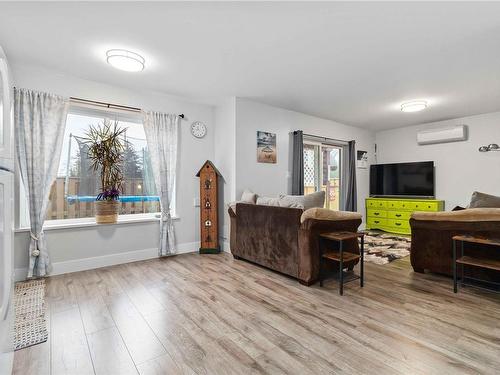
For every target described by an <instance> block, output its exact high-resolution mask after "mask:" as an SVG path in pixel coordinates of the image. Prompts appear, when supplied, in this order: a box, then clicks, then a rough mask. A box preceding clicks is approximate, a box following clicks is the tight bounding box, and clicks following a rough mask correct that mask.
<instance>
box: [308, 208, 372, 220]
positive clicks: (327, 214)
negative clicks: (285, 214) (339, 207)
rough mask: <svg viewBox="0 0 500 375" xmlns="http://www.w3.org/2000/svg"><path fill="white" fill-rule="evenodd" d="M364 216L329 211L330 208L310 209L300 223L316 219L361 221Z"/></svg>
mask: <svg viewBox="0 0 500 375" xmlns="http://www.w3.org/2000/svg"><path fill="white" fill-rule="evenodd" d="M361 217H362V215H361V214H360V213H358V212H350V211H334V210H329V209H328V208H318V207H316V208H310V209H308V210H306V211H304V213H303V214H302V216H301V217H300V222H301V223H303V222H304V221H306V220H307V219H316V220H334V221H337V220H338V221H340V220H356V219H359V220H361Z"/></svg>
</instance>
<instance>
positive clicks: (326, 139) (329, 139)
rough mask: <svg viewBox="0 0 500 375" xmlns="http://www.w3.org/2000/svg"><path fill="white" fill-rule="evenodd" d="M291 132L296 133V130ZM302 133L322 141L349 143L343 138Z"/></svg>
mask: <svg viewBox="0 0 500 375" xmlns="http://www.w3.org/2000/svg"><path fill="white" fill-rule="evenodd" d="M292 133H293V134H296V133H297V130H295V131H293V132H292ZM302 135H304V136H306V137H311V138H318V139H322V140H324V141H334V142H344V143H349V141H346V140H344V139H335V138H328V137H322V136H319V135H314V134H307V133H302Z"/></svg>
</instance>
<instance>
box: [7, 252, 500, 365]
mask: <svg viewBox="0 0 500 375" xmlns="http://www.w3.org/2000/svg"><path fill="white" fill-rule="evenodd" d="M365 270H366V284H365V287H364V288H362V289H361V288H360V287H359V284H358V283H350V284H347V286H346V287H345V291H344V296H343V297H341V296H339V295H338V290H337V284H336V281H333V280H332V281H327V282H326V283H325V287H324V288H319V287H318V286H312V287H306V286H302V285H300V284H299V283H298V282H297V281H295V280H293V279H290V278H288V277H286V276H282V275H280V274H277V273H274V272H272V271H269V270H266V269H264V268H261V267H259V266H256V265H253V264H250V263H247V262H245V261H236V260H233V259H232V257H231V256H230V255H228V254H218V255H198V254H186V255H179V256H174V257H169V258H164V259H154V260H149V261H143V262H137V263H130V264H125V265H119V266H113V267H107V268H101V269H97V270H92V271H84V272H78V273H73V274H67V275H62V276H56V277H51V278H50V279H48V281H47V303H48V321H49V330H50V337H49V340H48V341H47V342H46V343H44V344H41V345H36V346H33V347H31V348H26V349H23V350H20V351H17V352H16V353H15V363H14V367H15V368H14V373H15V374H22V375H30V374H36V375H47V374H54V375H55V374H71V375H74V374H97V375H101V374H112V375H118V374H137V373H140V374H217V375H220V374H301V375H302V374H335V373H345V374H384V375H385V374H426V375H427V374H440V375H443V374H462V373H464V374H479V373H480V374H494V373H496V374H498V373H499V372H500V319H499V317H500V297H499V296H498V295H495V294H492V293H488V292H482V291H476V290H473V289H470V288H466V289H463V290H460V292H459V293H458V294H456V295H455V294H454V293H453V291H452V281H451V280H450V279H449V278H445V277H441V276H437V275H432V274H425V275H421V274H416V273H413V272H412V270H411V267H410V266H409V263H408V260H407V259H405V260H400V261H396V262H393V263H391V264H389V265H374V264H371V263H366V267H365Z"/></svg>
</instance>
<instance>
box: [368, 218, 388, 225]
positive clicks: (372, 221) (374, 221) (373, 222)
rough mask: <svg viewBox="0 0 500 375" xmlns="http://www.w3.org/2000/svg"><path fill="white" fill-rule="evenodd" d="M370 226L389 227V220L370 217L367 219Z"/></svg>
mask: <svg viewBox="0 0 500 375" xmlns="http://www.w3.org/2000/svg"><path fill="white" fill-rule="evenodd" d="M366 221H367V223H368V226H370V227H380V226H385V225H387V219H384V218H378V217H368V218H367V219H366Z"/></svg>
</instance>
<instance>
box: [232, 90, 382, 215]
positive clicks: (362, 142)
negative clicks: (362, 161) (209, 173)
mask: <svg viewBox="0 0 500 375" xmlns="http://www.w3.org/2000/svg"><path fill="white" fill-rule="evenodd" d="M258 130H261V131H266V132H271V133H276V147H277V163H276V164H266V163H257V151H256V147H257V131H258ZM294 130H303V131H304V133H308V134H312V135H318V136H322V137H329V138H335V139H341V140H346V141H350V140H355V141H356V149H358V150H366V151H368V155H369V156H368V157H369V162H370V163H373V160H374V159H373V158H374V153H373V151H374V141H375V134H374V133H373V132H371V131H368V130H365V129H360V128H356V127H353V126H347V125H343V124H340V123H338V122H335V121H331V120H325V119H321V118H318V117H314V116H309V115H306V114H303V113H299V112H294V111H289V110H286V109H282V108H277V107H272V106H269V105H266V104H261V103H257V102H253V101H250V100H247V99H241V98H237V99H236V197H239V196H241V193H242V192H243V190H244V189H245V188H249V189H250V190H252V191H254V192H255V193H257V194H260V195H266V196H277V195H279V194H284V193H289V192H290V190H291V173H292V165H291V161H290V155H291V142H290V132H292V131H294ZM356 172H357V174H356V178H357V187H358V211H359V212H362V213H364V211H365V210H364V207H365V203H364V199H365V198H366V197H367V196H368V193H369V191H368V188H369V187H368V184H369V170H368V169H356Z"/></svg>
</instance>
